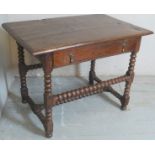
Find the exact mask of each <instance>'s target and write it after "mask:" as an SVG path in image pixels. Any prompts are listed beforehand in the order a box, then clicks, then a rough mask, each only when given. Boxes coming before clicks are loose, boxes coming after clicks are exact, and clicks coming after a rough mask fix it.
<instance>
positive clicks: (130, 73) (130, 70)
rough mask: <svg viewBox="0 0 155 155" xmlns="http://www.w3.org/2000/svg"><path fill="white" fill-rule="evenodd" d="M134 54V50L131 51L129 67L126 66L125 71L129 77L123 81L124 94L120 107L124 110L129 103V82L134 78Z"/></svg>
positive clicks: (135, 54)
mask: <svg viewBox="0 0 155 155" xmlns="http://www.w3.org/2000/svg"><path fill="white" fill-rule="evenodd" d="M136 56H137V53H136V52H132V53H131V58H130V63H129V68H128V71H127V73H126V74H127V76H130V78H129V79H128V80H127V81H126V83H125V90H124V95H123V97H122V99H121V103H122V106H121V109H122V110H126V109H127V105H128V104H129V100H130V89H131V84H132V82H133V79H134V68H135V63H136Z"/></svg>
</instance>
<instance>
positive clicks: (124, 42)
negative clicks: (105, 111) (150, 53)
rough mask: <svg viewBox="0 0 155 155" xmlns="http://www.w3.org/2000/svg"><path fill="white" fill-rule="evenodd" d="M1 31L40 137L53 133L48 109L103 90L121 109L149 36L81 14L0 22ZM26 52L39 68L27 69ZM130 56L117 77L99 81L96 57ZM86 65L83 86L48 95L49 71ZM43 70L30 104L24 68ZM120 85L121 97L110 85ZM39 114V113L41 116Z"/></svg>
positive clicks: (112, 20) (106, 18)
mask: <svg viewBox="0 0 155 155" xmlns="http://www.w3.org/2000/svg"><path fill="white" fill-rule="evenodd" d="M3 27H4V29H5V30H6V31H7V32H8V33H9V34H10V35H11V36H12V37H13V38H14V39H15V40H16V42H17V45H18V59H19V61H18V66H19V74H20V81H21V97H22V102H23V103H28V104H29V105H30V107H31V109H32V111H33V112H34V113H35V114H36V116H37V117H38V118H39V119H40V121H41V122H42V124H43V126H44V128H45V135H46V137H51V136H52V133H53V121H52V107H53V106H56V105H59V104H63V103H67V102H70V101H74V100H77V99H80V98H82V97H86V96H89V95H93V94H97V93H102V92H109V93H111V94H113V95H114V96H115V97H116V98H118V99H119V100H120V103H121V106H120V107H121V109H122V110H126V109H127V105H128V104H129V99H130V90H131V84H132V82H133V79H134V67H135V63H136V56H137V53H138V51H139V48H140V44H141V38H142V36H145V35H149V34H152V33H153V32H151V31H149V30H146V29H143V28H140V27H137V26H135V25H132V24H129V23H126V22H123V21H120V20H117V19H115V18H112V17H110V16H107V15H84V16H75V17H64V18H55V19H43V20H34V21H23V22H13V23H5V24H3ZM25 51H28V52H30V53H31V55H32V56H34V57H36V58H37V59H38V60H39V61H40V64H32V65H27V64H26V63H25V58H24V53H25ZM126 53H131V57H130V62H129V67H128V70H127V72H126V74H124V75H123V76H120V77H117V78H114V79H110V80H107V81H102V80H101V79H99V78H98V77H97V75H96V72H95V64H96V59H99V58H105V57H110V56H116V55H119V54H126ZM85 61H91V65H90V72H89V86H85V87H83V88H79V89H75V90H71V91H68V92H64V93H61V94H57V95H56V94H53V93H52V71H53V69H55V68H59V67H63V66H67V65H72V64H78V63H81V62H85ZM38 68H42V69H43V71H44V95H43V96H44V103H43V104H42V105H38V104H36V103H35V102H34V101H33V100H32V99H31V98H30V96H29V94H28V88H27V84H26V75H27V72H28V71H29V70H34V69H38ZM120 82H125V89H124V93H123V94H122V95H121V94H120V93H118V92H117V91H116V90H114V89H113V88H112V85H115V84H118V83H120ZM43 111H44V112H43Z"/></svg>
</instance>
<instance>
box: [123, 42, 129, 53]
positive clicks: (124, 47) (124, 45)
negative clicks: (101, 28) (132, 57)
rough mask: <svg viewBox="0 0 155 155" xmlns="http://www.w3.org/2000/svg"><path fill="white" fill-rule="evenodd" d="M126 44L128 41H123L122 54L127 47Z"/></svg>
mask: <svg viewBox="0 0 155 155" xmlns="http://www.w3.org/2000/svg"><path fill="white" fill-rule="evenodd" d="M127 44H128V41H127V40H124V41H123V47H122V52H123V53H124V52H125V49H126V47H127Z"/></svg>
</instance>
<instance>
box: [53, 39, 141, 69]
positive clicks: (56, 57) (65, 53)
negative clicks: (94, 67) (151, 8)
mask: <svg viewBox="0 0 155 155" xmlns="http://www.w3.org/2000/svg"><path fill="white" fill-rule="evenodd" d="M140 40H141V38H129V39H125V40H117V41H112V42H106V43H97V44H92V45H85V46H82V47H74V48H70V49H67V50H61V51H57V52H55V53H54V54H53V56H52V60H53V65H54V66H53V67H54V68H57V67H62V66H67V65H71V64H76V63H80V62H85V61H89V60H94V59H98V58H103V57H109V56H114V55H118V54H124V53H127V52H132V51H135V50H136V51H138V50H139V47H140Z"/></svg>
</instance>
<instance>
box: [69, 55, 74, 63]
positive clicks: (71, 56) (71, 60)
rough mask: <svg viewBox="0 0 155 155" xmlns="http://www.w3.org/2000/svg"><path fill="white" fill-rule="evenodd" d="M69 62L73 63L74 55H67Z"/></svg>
mask: <svg viewBox="0 0 155 155" xmlns="http://www.w3.org/2000/svg"><path fill="white" fill-rule="evenodd" d="M69 62H70V63H73V62H74V55H73V54H72V53H71V54H69Z"/></svg>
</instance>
